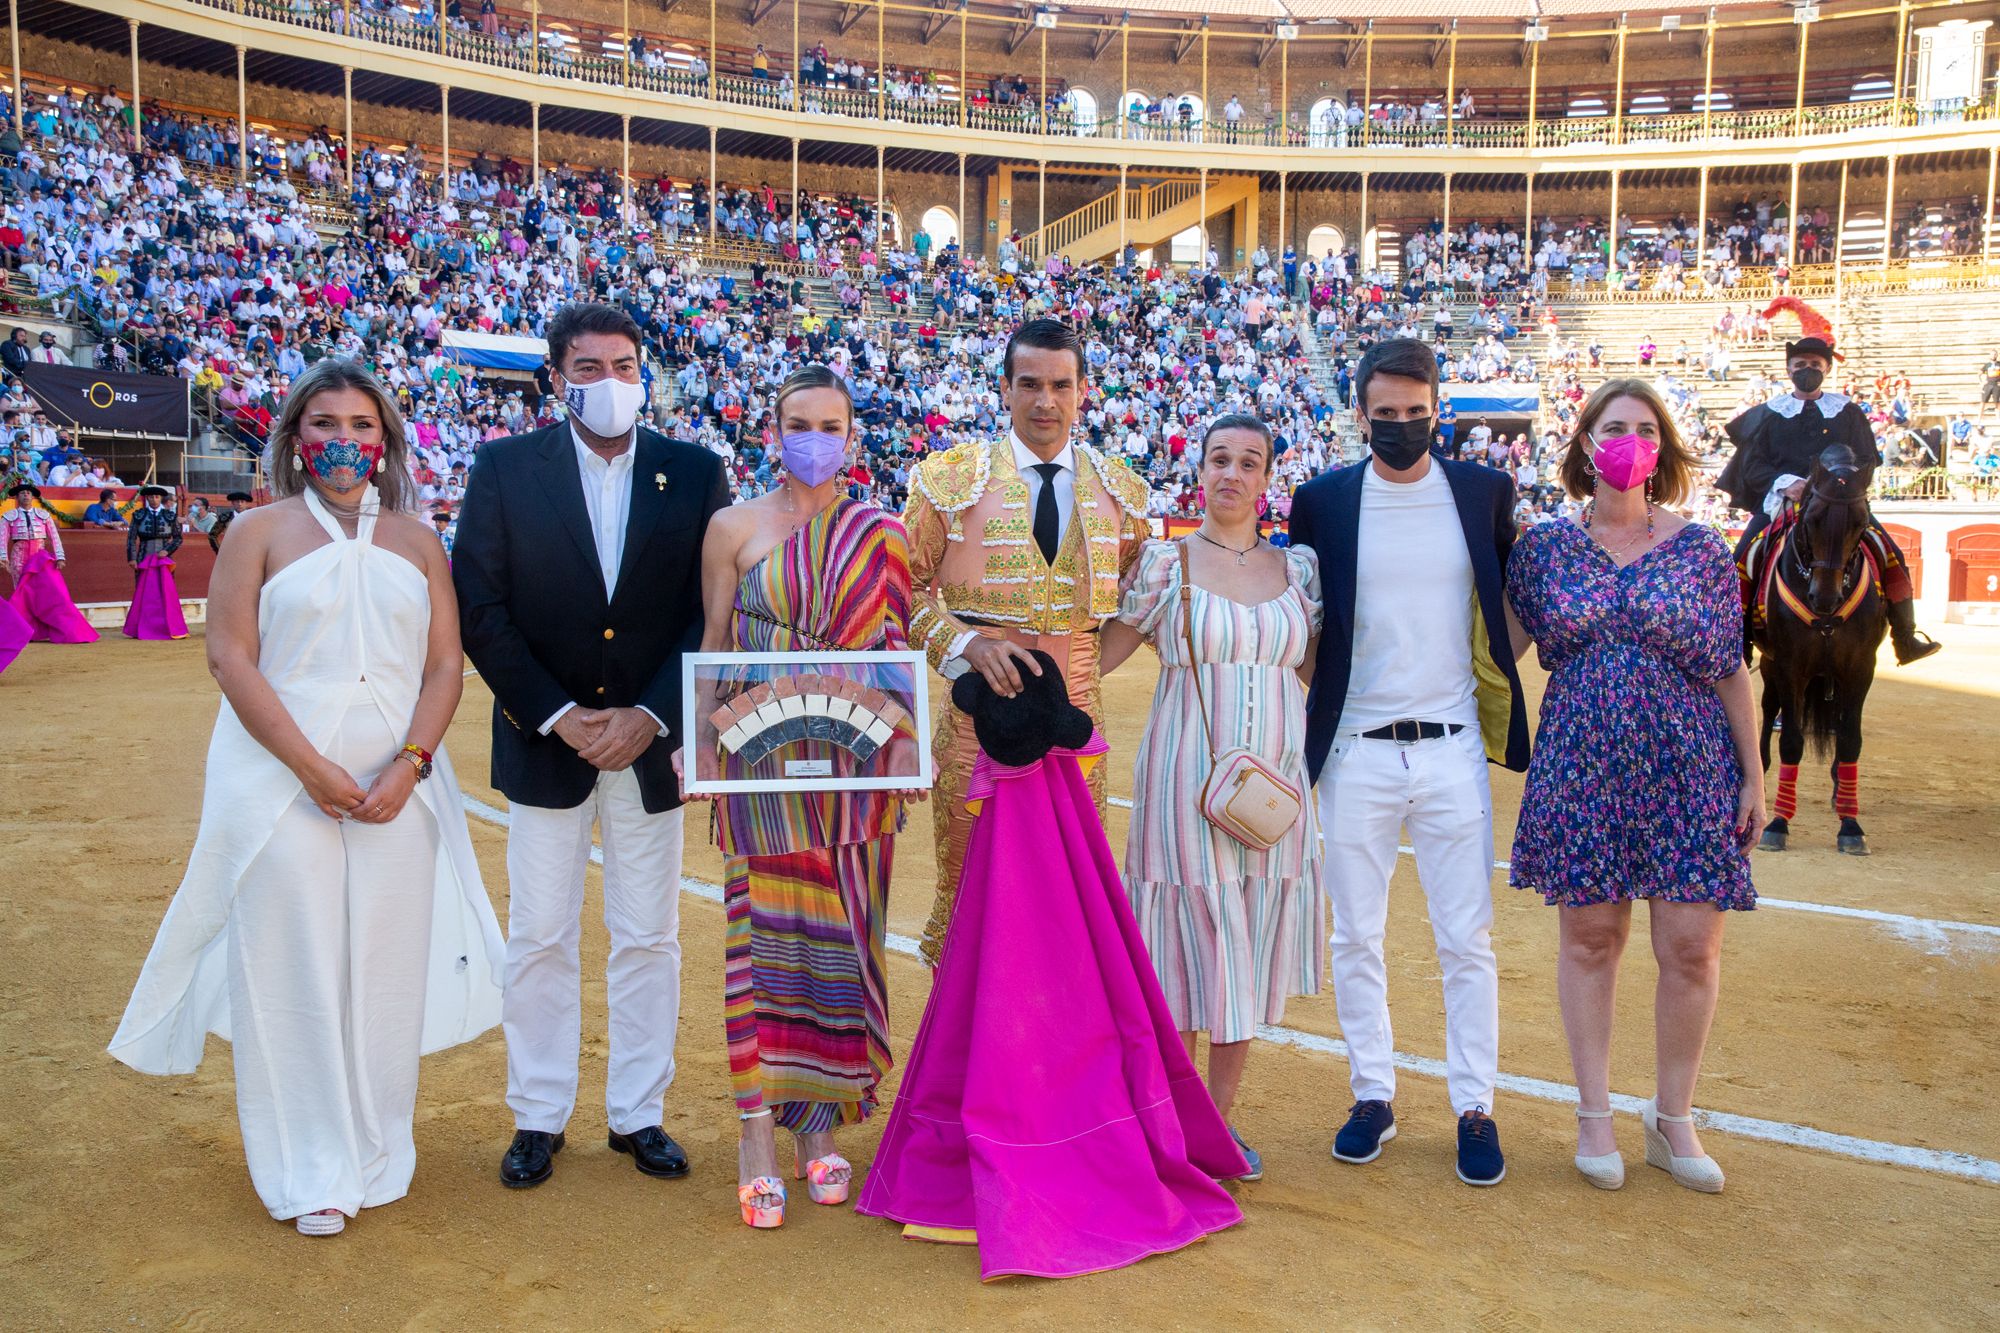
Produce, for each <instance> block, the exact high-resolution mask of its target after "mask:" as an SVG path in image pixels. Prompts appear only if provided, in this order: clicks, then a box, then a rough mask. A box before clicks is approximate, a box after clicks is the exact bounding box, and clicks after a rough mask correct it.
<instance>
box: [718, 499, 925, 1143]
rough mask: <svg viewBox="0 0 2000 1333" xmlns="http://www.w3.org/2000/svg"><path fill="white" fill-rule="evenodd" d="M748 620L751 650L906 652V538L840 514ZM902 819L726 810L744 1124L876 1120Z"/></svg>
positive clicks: (876, 813) (733, 1069)
mask: <svg viewBox="0 0 2000 1333" xmlns="http://www.w3.org/2000/svg"><path fill="white" fill-rule="evenodd" d="M735 609H736V615H735V623H734V627H733V629H732V632H731V638H732V641H733V646H734V648H735V649H736V650H737V651H739V652H770V653H781V652H822V651H826V650H827V649H829V648H846V649H856V650H865V649H901V648H904V647H906V646H907V644H908V639H907V633H908V625H909V610H910V566H909V554H908V550H907V548H906V546H905V542H904V537H903V530H902V526H901V525H900V524H899V523H898V522H897V521H896V520H895V519H894V518H893V517H891V516H890V515H888V514H885V513H884V512H882V511H881V510H880V509H877V508H875V507H873V506H872V505H864V504H860V503H858V502H856V501H853V500H847V499H841V500H836V501H835V502H834V503H833V505H832V506H830V507H829V508H828V509H827V510H826V511H825V512H823V513H821V514H819V515H817V516H816V517H814V518H812V519H811V520H809V521H808V522H807V523H806V524H805V525H804V526H802V527H801V528H800V529H799V530H798V531H797V532H795V533H793V534H792V535H791V536H790V537H789V538H787V539H786V540H785V541H784V542H783V543H781V544H780V545H779V546H777V547H776V548H775V549H774V550H772V552H771V553H770V554H769V555H767V556H765V557H764V558H763V559H762V560H761V561H759V562H758V563H757V565H756V566H755V567H754V568H752V569H751V570H750V572H749V573H748V574H746V575H744V576H743V581H742V583H741V584H740V585H739V586H738V587H737V590H736V607H735ZM800 744H802V745H815V744H817V745H820V746H821V747H822V748H824V749H825V750H826V751H827V755H826V757H829V758H833V759H834V760H835V762H836V763H837V764H838V763H839V762H841V761H843V760H846V759H847V756H846V755H845V754H844V752H839V751H835V750H833V749H832V747H831V746H829V745H825V744H824V743H823V742H801V743H800ZM801 753H802V754H803V753H804V751H801ZM902 817H903V812H902V801H901V800H900V799H899V798H897V797H894V796H891V795H889V794H887V793H884V792H796V793H777V792H760V793H755V794H741V795H729V796H723V797H720V798H718V799H717V801H716V807H715V821H716V823H715V829H716V843H717V845H718V846H719V847H720V848H721V849H722V851H723V853H724V854H725V856H726V857H727V863H726V866H725V880H726V884H725V888H724V905H725V907H726V909H727V912H728V924H727V926H726V927H725V932H724V937H723V1001H722V1003H723V1027H724V1031H725V1033H726V1034H727V1038H728V1042H729V1078H730V1083H731V1085H732V1087H733V1088H734V1091H735V1094H736V1106H737V1109H738V1110H739V1111H743V1112H751V1111H757V1110H761V1109H763V1108H764V1107H767V1106H768V1107H770V1108H771V1110H772V1112H773V1113H774V1115H775V1116H776V1118H777V1122H778V1123H779V1124H781V1125H783V1126H785V1127H786V1128H787V1129H791V1130H794V1131H797V1132H800V1133H814V1132H818V1131H822V1130H828V1129H832V1128H834V1127H835V1126H837V1125H846V1124H853V1123H855V1122H856V1121H859V1120H862V1119H865V1118H866V1117H867V1116H868V1114H869V1112H871V1111H873V1110H874V1109H875V1100H876V1091H875V1090H876V1086H877V1085H878V1084H879V1083H880V1082H881V1081H882V1075H883V1074H884V1073H885V1072H886V1071H887V1070H888V1068H889V1063H890V1061H889V1005H888V991H887V985H886V983H887V978H886V973H885V968H884V955H883V923H884V919H885V914H886V907H887V903H888V894H889V860H890V851H891V847H892V844H893V835H894V834H895V833H896V832H897V830H898V829H900V828H901V827H902Z"/></svg>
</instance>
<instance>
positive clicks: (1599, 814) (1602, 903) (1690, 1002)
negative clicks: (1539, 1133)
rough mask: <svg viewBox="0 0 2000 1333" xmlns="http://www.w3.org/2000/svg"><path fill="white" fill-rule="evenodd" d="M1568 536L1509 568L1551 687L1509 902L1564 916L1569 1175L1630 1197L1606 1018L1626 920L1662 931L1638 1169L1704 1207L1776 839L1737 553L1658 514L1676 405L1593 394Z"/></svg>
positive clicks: (1515, 618)
mask: <svg viewBox="0 0 2000 1333" xmlns="http://www.w3.org/2000/svg"><path fill="white" fill-rule="evenodd" d="M1559 472H1560V476H1561V478H1562V482H1563V485H1564V486H1565V488H1566V489H1567V490H1568V491H1569V493H1570V495H1572V496H1573V497H1575V498H1577V499H1587V500H1588V501H1589V503H1587V504H1586V505H1585V506H1584V508H1583V511H1582V513H1581V514H1580V515H1579V516H1578V517H1577V518H1576V519H1575V520H1569V519H1564V520H1561V521H1558V522H1552V523H1545V524H1542V525H1540V526H1538V527H1533V528H1530V529H1528V530H1527V532H1525V533H1524V534H1523V535H1522V537H1521V539H1520V540H1519V541H1518V542H1517V543H1516V544H1515V546H1514V551H1513V555H1512V557H1511V558H1510V560H1509V561H1508V567H1507V600H1508V603H1509V609H1508V614H1509V619H1510V621H1511V624H1510V629H1511V630H1512V632H1513V636H1514V648H1515V652H1516V654H1517V655H1518V654H1520V653H1522V652H1525V651H1526V648H1527V644H1528V642H1529V640H1530V639H1532V641H1533V642H1534V643H1535V645H1536V647H1537V648H1538V649H1539V651H1540V654H1541V661H1542V665H1543V666H1544V667H1545V668H1547V670H1548V672H1549V683H1548V689H1547V692H1546V694H1545V695H1544V696H1543V700H1542V716H1541V726H1540V728H1539V730H1538V731H1537V733H1536V736H1535V755H1534V760H1533V762H1532V764H1531V765H1530V767H1529V769H1528V781H1527V790H1526V791H1525V792H1524V793H1523V795H1522V798H1521V818H1520V822H1519V825H1518V826H1517V828H1516V831H1515V835H1514V852H1513V864H1512V869H1511V872H1510V874H1509V879H1510V881H1511V882H1512V883H1513V884H1514V885H1515V886H1516V887H1517V888H1530V889H1536V890H1539V891H1540V892H1541V894H1542V896H1543V897H1544V898H1545V899H1547V900H1548V902H1549V903H1550V904H1551V905H1554V906H1559V907H1561V908H1562V909H1563V911H1562V943H1561V952H1560V954H1559V956H1558V960H1557V964H1556V989H1557V993H1558V995H1559V996H1560V999H1561V1003H1562V1015H1563V1028H1564V1031H1565V1032H1566V1034H1567V1035H1568V1037H1569V1047H1570V1060H1571V1063H1572V1065H1573V1066H1574V1068H1575V1071H1576V1082H1577V1090H1578V1093H1579V1109H1578V1111H1577V1115H1578V1116H1579V1117H1580V1121H1579V1126H1578V1143H1577V1157H1576V1163H1577V1169H1578V1170H1579V1171H1581V1172H1582V1173H1583V1174H1584V1176H1585V1177H1586V1178H1587V1179H1588V1180H1589V1181H1590V1182H1591V1183H1592V1184H1593V1185H1597V1186H1599V1187H1600V1188H1604V1189H1616V1188H1618V1186H1619V1185H1621V1184H1622V1183H1623V1182H1624V1166H1623V1163H1622V1161H1621V1159H1620V1158H1619V1156H1618V1152H1617V1149H1616V1145H1615V1143H1614V1141H1613V1137H1612V1132H1611V1123H1610V1115H1611V1110H1610V1105H1611V1086H1610V1062H1611V1016H1612V1001H1613V997H1614V995H1615V992H1616V988H1617V983H1618V963H1619V958H1620V955H1621V954H1622V953H1623V951H1624V948H1625V940H1626V936H1627V935H1628V933H1629V932H1630V930H1631V924H1632V902H1633V900H1635V899H1639V898H1644V899H1646V900H1647V901H1648V906H1649V911H1650V915H1651V934H1652V942H1653V956H1654V958H1655V960H1656V961H1657V962H1658V964H1659V968H1660V980H1659V988H1658V991H1657V994H1656V999H1655V1007H1656V1032H1657V1041H1658V1049H1657V1052H1656V1059H1657V1062H1658V1071H1657V1078H1658V1092H1657V1095H1656V1097H1655V1098H1654V1100H1653V1101H1652V1102H1650V1103H1648V1105H1647V1107H1646V1110H1645V1114H1644V1119H1645V1125H1646V1160H1647V1161H1648V1162H1649V1163H1651V1164H1653V1165H1655V1166H1658V1167H1661V1168H1663V1169H1665V1170H1667V1171H1669V1172H1671V1173H1672V1175H1673V1177H1674V1179H1675V1180H1676V1181H1678V1182H1679V1183H1681V1184H1683V1185H1686V1186H1688V1187H1689V1188H1691V1189H1699V1190H1704V1191H1707V1192H1711V1193H1712V1192H1716V1191H1719V1190H1720V1189H1721V1188H1722V1171H1721V1169H1720V1168H1719V1167H1717V1166H1716V1165H1715V1162H1714V1161H1713V1159H1711V1158H1709V1157H1707V1156H1706V1155H1704V1154H1703V1152H1702V1149H1701V1142H1700V1140H1699V1139H1698V1138H1697V1137H1696V1135H1695V1132H1694V1126H1693V1124H1692V1123H1691V1103H1692V1099H1693V1097H1694V1084H1695V1079H1696V1077H1697V1075H1698V1074H1699V1072H1700V1069H1701V1056H1702V1048H1703V1046H1704V1045H1705V1044H1706V1042H1707V1039H1708V1029H1709V1025H1710V1023H1711V1021H1712V1020H1713V1019H1714V1016H1715V1003H1716V995H1717V992H1718V989H1719V981H1720V955H1721V950H1722V923H1723V919H1724V918H1723V915H1722V912H1723V910H1726V909H1740V910H1748V909H1750V908H1752V907H1755V906H1756V902H1757V895H1756V892H1755V890H1754V889H1752V888H1751V885H1750V866H1749V860H1748V855H1747V849H1748V847H1749V844H1750V842H1751V840H1753V839H1754V838H1755V837H1756V836H1757V832H1758V830H1760V829H1761V828H1762V827H1763V825H1764V794H1763V771H1762V767H1761V765H1760V762H1759V760H1758V754H1757V739H1756V728H1755V723H1754V710H1753V706H1752V702H1751V696H1750V677H1749V674H1748V673H1747V672H1746V671H1745V669H1744V666H1743V661H1742V657H1741V647H1742V609H1741V606H1740V601H1739V593H1738V590H1737V580H1736V569H1735V565H1734V562H1733V560H1732V559H1731V556H1730V551H1729V547H1728V545H1727V544H1726V543H1725V542H1724V541H1723V539H1722V537H1721V536H1720V535H1719V534H1718V533H1716V532H1715V531H1714V530H1713V529H1711V528H1705V527H1701V526H1698V525H1695V524H1691V523H1689V522H1687V520H1685V519H1683V518H1681V517H1680V516H1679V515H1677V514H1675V513H1673V512H1671V511H1670V510H1669V509H1668V508H1666V506H1669V505H1674V504H1678V503H1680V502H1682V501H1683V500H1685V499H1686V497H1687V494H1688V491H1689V487H1690V484H1691V482H1692V480H1693V477H1694V471H1693V467H1692V465H1691V463H1690V461H1689V459H1688V456H1687V453H1686V451H1685V450H1684V449H1683V448H1682V445H1681V442H1680V438H1679V435H1678V434H1677V433H1676V431H1675V430H1674V424H1673V419H1672V417H1671V416H1670V415H1669V413H1668V411H1667V408H1666V405H1665V404H1664V403H1662V402H1661V401H1660V399H1659V396H1658V395H1657V394H1656V393H1655V392H1654V391H1653V389H1652V388H1651V386H1649V385H1647V384H1646V383H1645V382H1643V381H1641V380H1636V379H1625V380H1611V381H1609V382H1607V383H1606V384H1604V385H1603V386H1602V387H1601V388H1599V389H1598V390H1597V392H1596V393H1594V394H1592V395H1591V397H1590V401H1589V402H1588V403H1586V404H1585V405H1584V409H1583V412H1582V413H1581V415H1580V416H1579V418H1578V423H1577V430H1576V434H1575V435H1574V436H1573V437H1572V439H1571V440H1570V443H1569V447H1568V450H1567V451H1566V452H1565V454H1564V456H1563V458H1562V461H1561V464H1560V467H1559Z"/></svg>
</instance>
